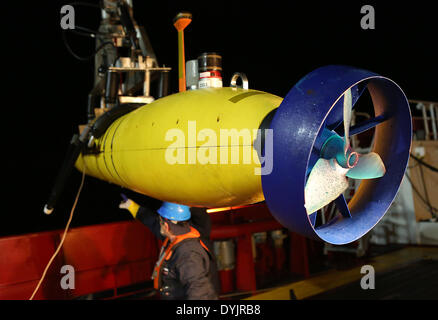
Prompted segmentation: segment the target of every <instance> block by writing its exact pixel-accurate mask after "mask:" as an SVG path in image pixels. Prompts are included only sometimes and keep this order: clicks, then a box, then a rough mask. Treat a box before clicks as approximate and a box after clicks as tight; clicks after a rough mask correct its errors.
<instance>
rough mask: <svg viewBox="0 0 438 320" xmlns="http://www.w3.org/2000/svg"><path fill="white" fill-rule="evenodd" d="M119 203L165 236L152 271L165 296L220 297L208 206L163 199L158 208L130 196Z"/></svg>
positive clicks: (163, 296) (204, 298)
mask: <svg viewBox="0 0 438 320" xmlns="http://www.w3.org/2000/svg"><path fill="white" fill-rule="evenodd" d="M119 207H120V208H121V209H127V210H128V211H129V212H130V213H131V214H132V216H133V217H134V218H135V219H137V220H139V221H141V222H142V223H143V224H145V225H146V226H147V227H148V228H149V229H150V230H151V231H152V233H153V234H154V235H155V236H156V237H158V238H159V239H160V240H163V245H162V247H161V251H160V255H159V258H158V261H157V263H156V265H155V268H154V271H153V275H152V279H153V280H154V288H155V289H156V290H157V291H158V292H159V293H160V296H161V298H162V299H177V300H184V299H188V300H201V299H202V300H216V299H218V293H219V278H218V274H217V267H216V262H215V259H214V256H213V251H212V250H211V243H210V241H209V237H210V230H211V221H210V216H209V215H208V214H207V212H206V211H205V209H201V208H191V209H190V208H189V207H187V206H184V205H180V204H175V203H170V202H164V203H163V204H162V206H161V207H160V208H159V209H158V210H157V212H155V211H154V210H151V209H149V208H147V207H141V206H139V205H138V204H137V203H135V202H134V201H133V200H131V199H127V200H126V201H123V202H122V203H121V204H120V206H119ZM157 213H158V214H157ZM194 226H196V228H195V227H194ZM198 230H199V231H198ZM200 231H201V232H202V233H201V232H200Z"/></svg>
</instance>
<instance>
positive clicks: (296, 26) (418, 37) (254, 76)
mask: <svg viewBox="0 0 438 320" xmlns="http://www.w3.org/2000/svg"><path fill="white" fill-rule="evenodd" d="M96 2H97V1H96ZM67 3H68V1H29V2H25V3H22V2H17V1H14V4H11V3H10V2H8V4H5V5H6V7H4V8H3V10H2V11H3V16H4V17H3V19H2V54H3V59H2V62H3V63H2V78H3V79H2V96H3V99H2V100H3V102H2V112H3V114H2V125H1V128H2V142H3V144H2V159H3V163H4V164H3V166H2V169H3V173H4V175H3V179H2V182H3V183H2V186H3V188H4V189H5V190H6V193H4V192H3V197H2V198H3V199H2V200H3V201H2V210H1V216H2V220H1V222H0V236H6V235H16V234H24V233H29V232H38V231H46V230H53V229H62V228H64V226H65V224H66V222H67V219H68V215H69V212H70V208H71V206H72V204H73V200H74V196H75V194H76V191H77V188H78V187H79V183H80V178H81V176H80V173H79V172H77V171H75V172H74V173H73V175H72V176H71V178H70V180H69V185H68V186H67V187H66V189H65V192H64V193H63V195H62V197H61V199H60V200H59V205H58V207H57V208H56V210H55V212H54V213H53V214H52V215H51V216H46V215H44V214H43V212H42V209H43V206H44V204H45V202H46V201H47V198H48V196H49V193H50V190H51V188H52V184H53V182H54V180H55V177H56V175H57V173H58V170H59V168H60V167H61V164H62V162H63V159H64V156H65V152H66V151H67V146H68V144H69V141H70V139H71V137H72V135H73V134H74V133H76V132H77V126H78V125H79V124H83V123H85V122H86V103H87V95H88V93H89V91H90V90H91V89H92V84H93V60H91V61H90V62H81V61H78V60H76V59H75V58H74V57H72V56H71V55H70V54H69V53H68V51H67V50H66V48H65V47H64V44H63V41H62V37H61V28H60V17H61V15H60V9H61V7H62V6H63V5H64V4H67ZM184 3H186V1H178V2H176V1H175V2H171V1H164V0H161V1H135V0H134V16H135V19H136V21H137V23H138V24H139V25H143V26H144V27H145V29H146V31H147V33H148V35H149V38H150V40H151V43H152V46H153V48H154V51H155V53H156V55H157V58H158V62H159V63H160V64H161V65H162V64H165V65H166V66H170V67H172V68H173V70H172V72H171V84H172V92H176V91H177V83H178V79H177V68H178V66H177V54H178V53H177V33H176V30H175V28H174V26H173V24H172V19H173V18H174V16H175V15H176V13H178V12H179V11H189V12H191V13H192V14H193V21H192V23H191V24H190V25H189V26H188V28H187V29H186V31H185V47H186V59H194V58H196V57H197V56H198V55H199V54H200V53H202V52H206V51H215V52H218V53H220V54H221V55H222V59H223V60H222V64H223V69H224V72H223V74H222V75H223V79H224V85H228V83H229V79H230V77H231V75H232V74H233V73H234V72H236V71H241V72H244V73H246V74H247V76H248V78H249V85H250V88H253V89H257V90H262V91H266V92H269V93H273V94H276V95H279V96H285V95H286V94H287V92H288V91H289V90H290V89H291V88H292V87H293V86H294V84H295V83H296V82H297V81H299V79H300V78H302V77H303V76H304V75H306V74H307V73H308V72H310V71H312V70H314V69H315V68H318V67H320V66H324V65H328V64H344V65H351V66H356V67H360V68H363V69H368V70H371V71H374V72H376V73H379V74H381V75H383V76H386V77H389V78H391V79H392V80H394V81H395V82H396V83H398V84H399V85H400V87H401V88H402V89H403V90H404V92H405V94H406V95H407V97H408V98H410V99H421V100H429V101H438V81H437V75H438V59H437V53H436V46H434V44H436V42H437V39H438V36H437V31H438V24H437V23H436V21H437V15H438V12H437V11H436V9H435V7H434V6H433V4H431V2H424V3H422V2H420V1H415V2H409V3H407V2H400V1H398V2H388V1H385V2H383V1H380V2H378V3H377V2H375V1H349V2H348V4H344V3H341V2H335V1H324V2H314V1H277V2H274V1H262V3H261V4H259V2H256V1H245V2H241V1H232V2H225V1H215V2H213V1H199V2H197V3H195V2H192V3H190V2H187V4H184ZM285 3H287V4H285ZM366 4H369V5H373V6H374V9H375V14H376V25H375V30H362V29H361V27H360V19H361V17H362V14H361V13H360V8H361V7H362V6H363V5H366ZM75 8H76V24H77V25H81V26H85V27H88V28H91V29H97V27H98V24H99V20H100V11H99V10H97V9H94V8H90V7H75ZM69 39H71V46H72V47H73V49H74V50H75V51H76V52H77V53H78V54H81V55H87V54H90V53H91V52H92V50H93V48H94V43H93V41H92V40H89V39H87V38H80V37H75V36H71V37H69ZM120 191H121V189H120V187H117V186H114V185H109V184H107V183H104V182H101V181H99V180H96V179H94V178H86V182H85V187H84V189H83V191H82V194H81V198H80V201H79V204H78V207H77V210H76V212H75V216H74V218H73V222H72V225H71V226H72V227H77V226H82V225H89V224H96V223H105V222H110V221H117V220H126V219H130V215H129V213H127V212H123V211H122V210H119V209H118V203H119V202H120V200H121V199H120V196H119V193H120ZM130 195H132V196H133V197H135V195H133V194H130ZM136 199H137V200H138V201H140V202H141V201H146V200H145V199H144V198H143V199H142V198H141V197H137V198H136Z"/></svg>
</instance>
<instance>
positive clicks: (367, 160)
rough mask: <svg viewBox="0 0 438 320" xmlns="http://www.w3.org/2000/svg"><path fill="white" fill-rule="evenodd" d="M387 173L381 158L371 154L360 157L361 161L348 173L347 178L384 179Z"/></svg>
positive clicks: (373, 153)
mask: <svg viewBox="0 0 438 320" xmlns="http://www.w3.org/2000/svg"><path fill="white" fill-rule="evenodd" d="M385 172H386V169H385V165H384V164H383V161H382V159H381V158H380V156H379V155H378V154H377V153H375V152H370V153H367V154H364V155H360V156H359V161H358V162H357V165H356V166H355V167H354V168H351V169H350V170H348V172H347V177H349V178H353V179H375V178H380V177H382V176H383V175H384V174H385Z"/></svg>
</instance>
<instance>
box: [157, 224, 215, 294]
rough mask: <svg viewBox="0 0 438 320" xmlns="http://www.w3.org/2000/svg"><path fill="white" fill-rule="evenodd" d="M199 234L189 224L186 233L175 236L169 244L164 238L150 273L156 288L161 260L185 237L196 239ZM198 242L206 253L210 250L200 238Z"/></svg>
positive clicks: (166, 257) (159, 282)
mask: <svg viewBox="0 0 438 320" xmlns="http://www.w3.org/2000/svg"><path fill="white" fill-rule="evenodd" d="M200 236H201V235H200V233H199V232H198V230H196V229H195V228H193V227H191V226H190V231H189V232H188V233H185V234H182V235H179V236H176V238H175V240H174V241H173V242H171V243H170V244H169V238H166V239H165V240H164V242H163V245H162V246H161V250H160V255H159V258H158V261H157V263H156V264H155V268H154V271H153V273H152V279H153V280H154V288H155V289H156V290H158V289H159V288H160V286H161V268H162V266H163V262H164V261H167V260H169V259H170V257H171V256H172V253H173V249H174V248H175V246H176V245H177V244H178V243H180V242H181V241H183V240H186V239H196V238H199V237H200ZM199 242H200V243H201V246H202V247H203V248H204V249H205V250H207V252H208V253H210V250H208V248H207V246H206V245H205V244H204V242H202V240H201V239H199Z"/></svg>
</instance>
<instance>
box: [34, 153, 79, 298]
mask: <svg viewBox="0 0 438 320" xmlns="http://www.w3.org/2000/svg"><path fill="white" fill-rule="evenodd" d="M84 181H85V161H84V168H83V171H82V180H81V184H80V186H79V189H78V192H77V194H76V199H75V202H74V203H73V207H72V208H71V211H70V217H69V219H68V222H67V225H66V226H65V229H64V233H63V235H62V238H61V242H60V243H59V245H58V248H57V249H56V251H55V253H54V254H53V256H52V258H50V260H49V262H48V263H47V266H46V268H45V269H44V272H43V275H42V276H41V279H40V281H39V282H38V284H37V286H36V288H35V290H34V291H33V293H32V296H31V297H30V298H29V300H33V298H34V296H35V294H36V293H37V291H38V289H39V288H40V286H41V283H42V282H43V280H44V278H45V276H46V273H47V270H49V267H50V265H51V264H52V262H53V260H54V259H55V257H56V256H57V255H58V253H59V251H60V250H61V247H62V245H63V243H64V240H65V237H66V236H67V231H68V228H69V227H70V223H71V220H72V218H73V212H74V211H75V209H76V205H77V203H78V200H79V195H80V194H81V191H82V188H83V186H84Z"/></svg>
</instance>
